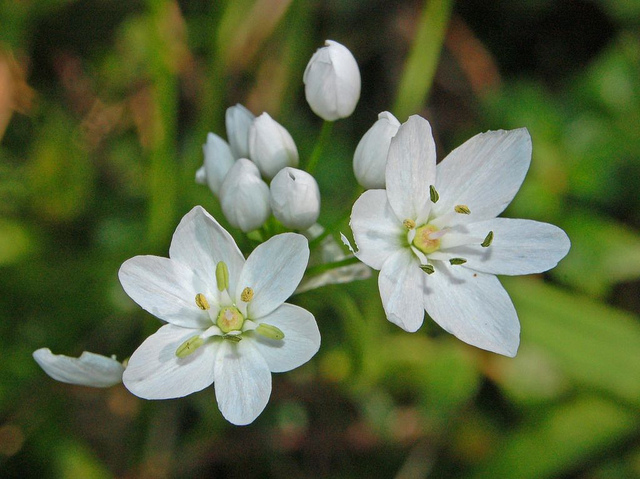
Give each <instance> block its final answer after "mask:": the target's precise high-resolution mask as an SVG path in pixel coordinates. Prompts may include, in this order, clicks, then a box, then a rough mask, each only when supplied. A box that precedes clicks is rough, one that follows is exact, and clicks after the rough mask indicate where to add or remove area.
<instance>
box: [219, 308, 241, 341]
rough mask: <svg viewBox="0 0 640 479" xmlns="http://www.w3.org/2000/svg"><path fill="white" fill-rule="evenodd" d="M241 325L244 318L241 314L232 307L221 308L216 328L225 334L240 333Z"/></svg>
mask: <svg viewBox="0 0 640 479" xmlns="http://www.w3.org/2000/svg"><path fill="white" fill-rule="evenodd" d="M243 323H244V316H242V313H241V312H240V311H239V310H238V308H236V307H234V306H226V307H224V308H222V309H221V310H220V314H218V319H217V320H216V324H217V326H218V327H219V328H220V330H221V331H222V332H223V333H225V334H226V333H229V332H231V331H240V330H241V329H242V324H243Z"/></svg>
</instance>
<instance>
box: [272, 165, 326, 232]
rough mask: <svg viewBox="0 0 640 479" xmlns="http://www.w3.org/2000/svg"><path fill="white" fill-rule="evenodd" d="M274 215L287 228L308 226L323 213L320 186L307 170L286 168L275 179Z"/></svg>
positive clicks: (303, 228) (273, 193)
mask: <svg viewBox="0 0 640 479" xmlns="http://www.w3.org/2000/svg"><path fill="white" fill-rule="evenodd" d="M270 191H271V209H272V210H273V215H274V216H275V217H276V218H277V219H278V221H280V223H282V224H283V225H284V226H286V227H287V228H291V229H299V230H306V229H307V228H309V227H310V226H311V225H313V224H314V223H315V222H316V220H317V219H318V216H319V215H320V189H319V188H318V183H317V182H316V180H315V178H314V177H313V176H311V175H310V174H309V173H307V172H306V171H302V170H298V169H296V168H289V167H287V168H283V169H282V170H280V172H279V173H278V174H277V175H276V176H275V178H273V180H271V186H270Z"/></svg>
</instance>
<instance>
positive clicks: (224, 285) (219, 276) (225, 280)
mask: <svg viewBox="0 0 640 479" xmlns="http://www.w3.org/2000/svg"><path fill="white" fill-rule="evenodd" d="M216 282H217V283H218V291H220V292H222V291H224V290H225V289H228V288H229V268H227V264H226V263H225V262H224V261H220V262H219V263H218V264H217V265H216Z"/></svg>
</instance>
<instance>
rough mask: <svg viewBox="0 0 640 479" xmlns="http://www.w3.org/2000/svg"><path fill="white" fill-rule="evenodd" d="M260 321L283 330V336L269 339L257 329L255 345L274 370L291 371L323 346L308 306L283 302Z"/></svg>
mask: <svg viewBox="0 0 640 479" xmlns="http://www.w3.org/2000/svg"><path fill="white" fill-rule="evenodd" d="M256 322H257V323H265V324H270V325H271V326H275V327H277V328H279V329H280V331H282V332H283V333H284V339H280V340H278V339H269V338H266V337H264V336H261V335H260V334H258V333H256V332H254V333H253V339H254V340H255V341H254V344H255V346H256V348H257V349H258V351H259V352H260V354H262V357H264V359H265V360H266V361H267V364H268V365H269V369H270V370H271V371H272V372H274V373H280V372H284V371H290V370H292V369H294V368H297V367H298V366H302V365H303V364H304V363H306V362H307V361H309V359H311V358H312V357H313V355H314V354H316V353H317V352H318V349H319V348H320V331H319V330H318V325H317V324H316V320H315V318H314V317H313V314H311V313H310V312H309V311H307V310H306V309H303V308H300V307H299V306H294V305H293V304H288V303H284V304H282V305H280V306H279V307H278V308H277V309H276V310H275V311H273V312H271V313H270V314H268V315H266V316H263V317H262V318H260V319H259V320H258V321H256Z"/></svg>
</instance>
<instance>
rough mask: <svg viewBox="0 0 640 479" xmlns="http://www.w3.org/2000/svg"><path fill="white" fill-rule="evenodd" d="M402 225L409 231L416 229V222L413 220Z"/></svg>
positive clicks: (408, 220) (407, 220)
mask: <svg viewBox="0 0 640 479" xmlns="http://www.w3.org/2000/svg"><path fill="white" fill-rule="evenodd" d="M402 224H403V225H404V227H405V228H407V229H408V230H412V229H413V228H415V227H416V222H415V221H413V220H412V219H409V218H407V219H406V220H404V221H403V222H402Z"/></svg>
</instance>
